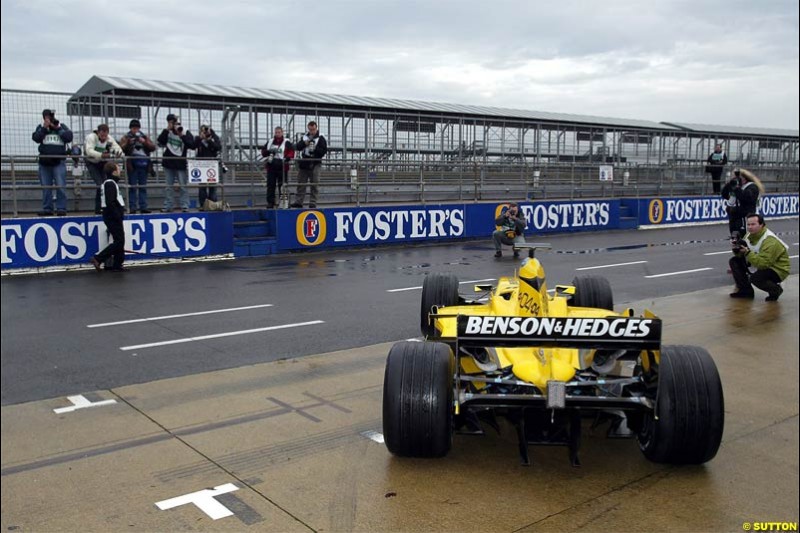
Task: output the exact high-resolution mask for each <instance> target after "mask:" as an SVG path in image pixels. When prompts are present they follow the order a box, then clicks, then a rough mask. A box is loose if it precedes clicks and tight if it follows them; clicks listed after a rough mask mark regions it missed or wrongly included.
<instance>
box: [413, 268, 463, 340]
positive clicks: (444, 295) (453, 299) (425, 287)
mask: <svg viewBox="0 0 800 533" xmlns="http://www.w3.org/2000/svg"><path fill="white" fill-rule="evenodd" d="M458 301H459V300H458V278H457V277H456V276H455V275H454V274H450V273H449V272H448V273H440V272H433V273H431V274H428V275H427V276H425V281H423V282H422V306H421V307H420V324H419V325H420V331H421V332H422V335H423V336H424V337H430V338H433V337H436V336H437V335H438V333H439V332H438V331H437V329H436V326H435V325H434V324H433V321H430V322H429V320H428V314H429V313H430V312H431V308H432V307H433V306H437V307H445V306H451V305H458Z"/></svg>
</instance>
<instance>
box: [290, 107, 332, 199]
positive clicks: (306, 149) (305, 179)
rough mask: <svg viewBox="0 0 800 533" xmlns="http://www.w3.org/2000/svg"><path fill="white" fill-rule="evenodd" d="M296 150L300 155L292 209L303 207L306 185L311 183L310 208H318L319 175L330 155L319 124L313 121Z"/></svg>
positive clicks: (296, 145)
mask: <svg viewBox="0 0 800 533" xmlns="http://www.w3.org/2000/svg"><path fill="white" fill-rule="evenodd" d="M294 148H295V150H296V151H297V152H298V153H299V154H300V161H299V162H298V163H297V166H298V172H297V193H296V194H295V199H294V203H293V204H292V205H291V207H300V208H302V207H303V200H304V199H305V197H306V183H309V182H310V183H311V202H310V203H309V204H308V207H310V208H311V209H313V208H315V207H317V186H318V185H319V173H320V170H321V169H322V161H321V159H322V158H323V157H325V154H326V153H328V142H327V141H326V140H325V137H323V136H322V135H320V134H319V130H318V129H317V123H316V122H314V121H313V120H312V121H311V122H309V123H308V132H307V133H306V134H305V135H303V136H302V137H301V138H300V140H299V141H298V142H297V143H296V144H295V147H294Z"/></svg>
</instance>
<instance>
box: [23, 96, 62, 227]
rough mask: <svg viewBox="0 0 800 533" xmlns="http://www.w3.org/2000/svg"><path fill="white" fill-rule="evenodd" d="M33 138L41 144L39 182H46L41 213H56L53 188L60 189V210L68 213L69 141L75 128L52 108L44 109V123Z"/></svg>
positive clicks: (34, 133) (45, 214) (57, 192)
mask: <svg viewBox="0 0 800 533" xmlns="http://www.w3.org/2000/svg"><path fill="white" fill-rule="evenodd" d="M31 138H32V139H33V141H34V142H35V143H37V144H38V145H39V183H40V184H41V185H42V210H41V211H39V213H38V215H39V216H40V217H46V216H51V215H52V214H53V190H52V189H51V188H50V187H53V186H54V185H55V186H56V187H58V188H57V189H56V214H58V216H64V215H66V214H67V163H66V158H65V157H64V156H66V154H67V144H68V143H71V142H72V132H71V131H70V130H69V128H67V127H66V126H65V125H64V124H62V123H61V122H59V121H58V120H57V119H56V116H55V113H53V111H51V110H50V109H45V110H44V111H42V123H41V124H40V125H39V126H36V131H34V132H33V135H31Z"/></svg>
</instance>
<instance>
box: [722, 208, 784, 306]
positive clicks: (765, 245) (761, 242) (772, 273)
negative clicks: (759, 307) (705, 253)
mask: <svg viewBox="0 0 800 533" xmlns="http://www.w3.org/2000/svg"><path fill="white" fill-rule="evenodd" d="M746 219H747V235H745V237H744V239H732V242H731V246H732V249H733V253H734V256H733V257H731V260H730V262H729V263H730V266H731V273H732V274H733V279H734V281H735V282H736V292H732V293H731V294H730V297H731V298H748V299H752V298H754V297H755V294H754V291H753V286H756V287H757V288H759V289H761V290H762V291H764V292H766V293H767V294H768V296H767V298H766V300H767V301H768V302H774V301H777V299H778V298H779V297H780V295H781V294H782V293H783V288H782V287H781V281H783V280H785V279H786V276H788V275H789V247H788V246H787V245H786V243H785V242H783V241H782V240H780V239H779V238H778V236H777V235H775V234H774V233H773V232H772V231H771V230H769V229H767V226H766V224H765V223H764V217H763V216H761V215H757V214H754V213H750V214H749V215H747V217H746Z"/></svg>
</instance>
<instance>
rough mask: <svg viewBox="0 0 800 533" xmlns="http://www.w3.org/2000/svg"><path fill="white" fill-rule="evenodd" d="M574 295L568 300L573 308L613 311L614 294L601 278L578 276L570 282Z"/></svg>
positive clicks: (604, 279) (608, 284)
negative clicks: (573, 287)
mask: <svg viewBox="0 0 800 533" xmlns="http://www.w3.org/2000/svg"><path fill="white" fill-rule="evenodd" d="M572 284H573V285H574V286H575V295H574V296H573V297H572V298H571V299H570V300H569V302H568V303H569V305H571V306H574V307H596V308H598V309H608V310H609V311H613V310H614V293H613V292H612V290H611V284H610V283H609V282H608V280H607V279H606V278H604V277H603V276H578V277H576V278H575V279H573V280H572Z"/></svg>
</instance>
